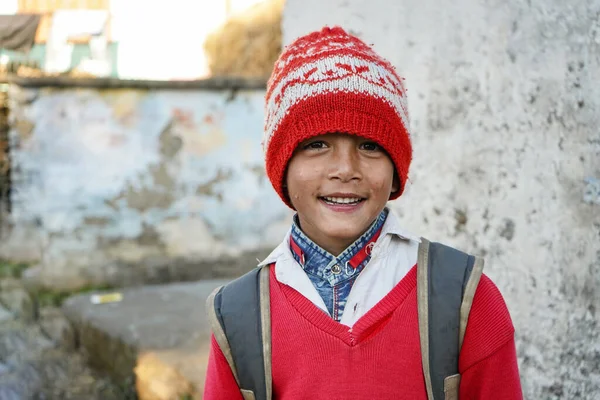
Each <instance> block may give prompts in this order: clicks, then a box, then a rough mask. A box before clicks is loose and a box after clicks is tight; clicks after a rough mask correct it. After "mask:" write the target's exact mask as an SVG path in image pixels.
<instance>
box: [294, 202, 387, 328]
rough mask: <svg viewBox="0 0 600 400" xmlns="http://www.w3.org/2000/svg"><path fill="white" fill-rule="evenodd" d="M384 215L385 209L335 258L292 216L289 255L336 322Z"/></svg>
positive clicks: (296, 217) (361, 268)
mask: <svg viewBox="0 0 600 400" xmlns="http://www.w3.org/2000/svg"><path fill="white" fill-rule="evenodd" d="M387 216H388V210H387V208H386V209H384V210H383V211H382V212H381V213H380V214H379V216H378V217H377V219H375V221H374V222H373V224H371V226H370V227H369V229H367V231H366V232H365V233H364V234H363V235H362V236H361V237H359V238H358V239H357V240H356V241H355V242H354V243H352V244H351V245H350V246H348V248H347V249H346V250H344V251H343V252H342V253H341V254H340V255H338V256H337V257H336V256H334V255H332V254H331V253H329V252H328V251H326V250H324V249H322V248H321V247H320V246H319V245H317V244H316V243H314V242H313V241H312V240H310V239H309V238H308V237H307V236H306V235H305V234H304V233H303V232H302V230H301V229H300V226H299V223H298V216H297V215H296V216H294V223H293V224H292V230H291V235H290V250H291V252H292V255H293V256H294V259H295V260H296V262H298V264H300V266H302V268H303V269H304V272H306V274H307V275H308V277H309V279H310V281H311V282H312V284H313V285H314V287H315V288H316V289H317V292H318V293H319V295H320V296H321V298H322V299H323V301H324V302H325V305H326V307H327V310H328V311H329V315H331V317H332V318H333V319H334V320H336V321H338V322H339V321H340V320H341V318H342V315H343V313H344V308H345V307H346V301H347V299H348V295H349V294H350V290H351V289H352V285H353V284H354V281H355V280H356V278H357V277H358V275H359V274H360V273H361V271H362V270H363V269H364V268H365V266H366V265H367V263H368V262H369V260H370V259H371V253H370V249H371V247H372V244H373V243H374V242H375V241H376V240H377V238H378V237H379V234H380V233H381V228H382V227H383V224H384V223H385V220H386V218H387Z"/></svg>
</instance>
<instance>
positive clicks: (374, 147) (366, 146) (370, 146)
mask: <svg viewBox="0 0 600 400" xmlns="http://www.w3.org/2000/svg"><path fill="white" fill-rule="evenodd" d="M360 149H361V150H366V151H380V150H381V146H380V145H378V144H377V143H375V142H364V143H361V144H360Z"/></svg>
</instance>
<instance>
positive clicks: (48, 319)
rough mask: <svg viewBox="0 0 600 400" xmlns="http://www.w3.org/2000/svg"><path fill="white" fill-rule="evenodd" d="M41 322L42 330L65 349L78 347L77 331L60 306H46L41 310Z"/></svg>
mask: <svg viewBox="0 0 600 400" xmlns="http://www.w3.org/2000/svg"><path fill="white" fill-rule="evenodd" d="M39 324H40V327H41V329H42V331H43V332H44V333H45V334H46V335H47V336H48V337H49V338H50V339H51V340H52V341H53V342H54V343H56V344H57V345H59V346H61V347H62V348H64V349H65V350H74V349H75V347H76V340H75V331H74V330H73V326H72V325H71V323H70V322H69V320H68V319H67V318H66V317H65V316H64V314H63V313H62V311H61V310H60V309H59V308H55V307H45V308H42V309H41V310H40V318H39Z"/></svg>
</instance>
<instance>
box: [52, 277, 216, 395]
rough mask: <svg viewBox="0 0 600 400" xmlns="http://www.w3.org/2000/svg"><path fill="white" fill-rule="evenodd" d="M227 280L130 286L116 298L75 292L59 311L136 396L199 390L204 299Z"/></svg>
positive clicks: (205, 329)
mask: <svg viewBox="0 0 600 400" xmlns="http://www.w3.org/2000/svg"><path fill="white" fill-rule="evenodd" d="M224 283H226V281H221V280H219V281H217V280H210V281H202V282H195V283H176V284H169V285H160V286H145V287H139V288H131V289H127V290H124V291H123V292H122V295H123V299H122V301H121V302H118V303H109V304H98V305H95V304H92V302H91V301H90V297H91V296H90V295H89V294H85V295H76V296H73V297H71V298H69V299H67V300H66V301H65V302H64V303H63V311H64V312H65V315H66V316H67V318H68V319H69V320H70V321H71V322H72V323H73V326H74V327H75V330H76V331H77V337H78V339H79V343H80V346H81V347H82V348H84V349H85V350H86V352H87V353H88V354H89V356H90V361H94V362H95V363H96V364H97V365H98V366H99V367H102V368H103V369H106V370H109V371H111V372H112V374H113V376H114V378H115V379H116V380H117V381H118V382H123V381H127V380H129V379H131V378H132V376H133V373H134V371H135V382H136V389H137V393H138V396H139V399H140V400H145V399H152V400H167V399H172V398H173V399H176V398H180V397H181V396H184V395H186V394H189V395H200V394H201V393H202V390H203V384H204V376H205V373H206V371H205V367H206V364H207V358H208V349H209V343H210V329H209V326H208V321H206V317H205V315H206V314H205V309H204V305H205V301H206V298H207V297H208V295H209V294H210V293H211V292H212V290H214V288H215V287H217V286H219V285H222V284H224Z"/></svg>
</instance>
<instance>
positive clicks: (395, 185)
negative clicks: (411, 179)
mask: <svg viewBox="0 0 600 400" xmlns="http://www.w3.org/2000/svg"><path fill="white" fill-rule="evenodd" d="M398 190H400V178H398V174H394V179H393V180H392V193H395V192H397V191H398Z"/></svg>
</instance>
